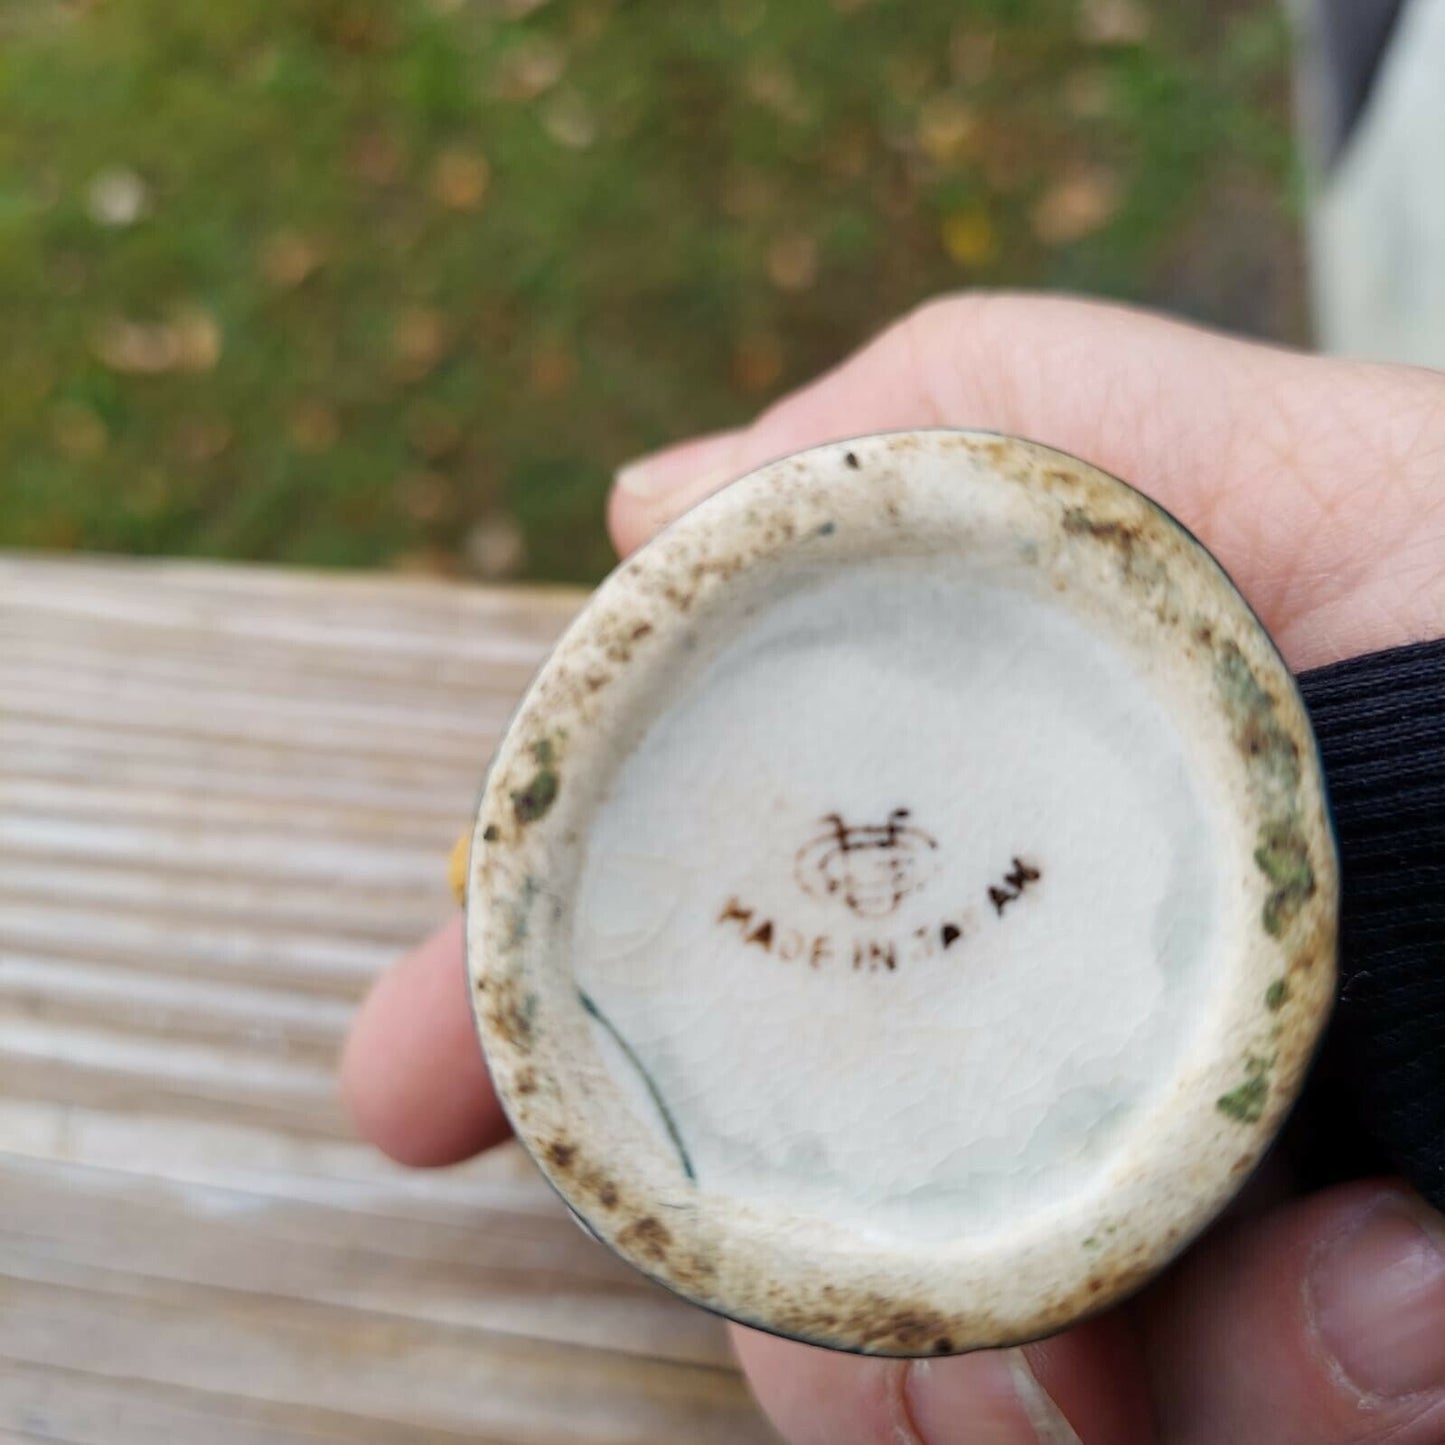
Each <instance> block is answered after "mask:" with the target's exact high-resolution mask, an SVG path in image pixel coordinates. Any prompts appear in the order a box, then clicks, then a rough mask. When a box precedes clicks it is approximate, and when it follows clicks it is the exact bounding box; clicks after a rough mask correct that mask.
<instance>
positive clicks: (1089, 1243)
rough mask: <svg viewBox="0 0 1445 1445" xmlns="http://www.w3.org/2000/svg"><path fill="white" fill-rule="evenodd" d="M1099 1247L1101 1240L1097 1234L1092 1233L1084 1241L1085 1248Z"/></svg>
mask: <svg viewBox="0 0 1445 1445" xmlns="http://www.w3.org/2000/svg"><path fill="white" fill-rule="evenodd" d="M1098 1247H1099V1240H1098V1237H1097V1236H1096V1235H1092V1234H1091V1235H1090V1236H1089V1237H1088V1238H1087V1239H1086V1240H1085V1241H1084V1248H1085V1249H1098Z"/></svg>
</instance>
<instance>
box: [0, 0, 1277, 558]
mask: <svg viewBox="0 0 1445 1445" xmlns="http://www.w3.org/2000/svg"><path fill="white" fill-rule="evenodd" d="M1117 8H1118V0H1115V3H1114V5H1112V6H1111V5H1109V4H1100V3H1095V4H1093V5H1092V6H1090V7H1089V11H1088V12H1087V13H1085V12H1081V10H1080V8H1079V7H1078V6H1077V5H1074V4H1065V3H1061V0H973V3H970V4H969V5H966V6H963V5H959V4H958V3H956V0H872V3H859V0H852V3H843V0H833V3H830V0H689V3H682V0H645V3H644V0H633V3H620V0H619V3H608V0H571V3H565V0H553V3H550V4H542V5H540V6H535V5H534V6H530V7H529V6H527V5H525V4H521V3H515V4H512V5H510V6H509V5H507V4H505V3H501V0H487V3H482V0H432V3H430V4H428V3H426V0H406V3H403V0H268V3H264V4H257V3H255V0H205V3H203V4H194V5H178V4H175V3H174V0H106V3H89V4H87V3H80V0H70V3H62V0H0V545H11V546H14V545H19V546H34V547H49V548H99V549H108V550H119V551H127V552H142V553H154V552H165V553H188V554H198V555H208V556H226V557H245V558H264V559H274V560H279V561H285V562H296V563H311V564H318V563H319V564H323V565H332V564H335V565H358V564H359V565H406V566H410V565H420V566H427V567H433V568H438V569H446V568H451V567H455V568H457V569H459V570H467V569H468V568H469V567H472V568H475V567H477V566H480V567H482V568H483V570H489V571H494V572H495V571H507V570H516V569H520V570H521V571H522V572H523V573H524V574H525V575H529V576H534V577H544V578H559V579H575V580H586V579H591V578H595V577H596V576H598V575H599V574H600V573H601V572H602V571H603V570H604V569H605V567H606V566H607V565H608V562H609V554H608V550H607V546H606V542H605V539H604V537H603V533H602V529H601V521H600V518H601V506H602V498H603V496H604V494H605V489H606V486H607V481H608V478H609V475H610V473H611V470H612V469H613V467H615V466H616V465H617V464H618V463H619V462H621V461H623V460H625V459H626V458H628V457H629V456H631V455H633V454H635V453H637V452H639V451H641V450H643V449H645V448H649V447H652V446H654V445H657V444H659V443H662V442H665V441H668V440H671V439H674V438H680V437H683V436H686V435H688V434H690V433H693V432H695V431H698V430H701V429H704V428H710V427H717V426H723V425H727V424H729V423H734V422H738V421H740V420H742V419H744V418H746V417H748V416H749V415H751V414H752V413H753V412H754V411H756V410H757V409H758V408H759V407H760V406H762V405H763V404H765V403H766V402H767V400H768V399H769V398H770V397H772V396H773V395H775V394H777V393H779V392H780V391H782V390H783V389H785V388H786V387H788V386H790V385H793V384H795V383H797V382H799V381H801V380H803V379H805V378H807V377H808V376H810V375H811V374H813V373H815V372H816V371H818V370H819V369H821V368H823V367H825V366H827V365H828V364H830V363H831V362H832V361H834V360H836V359H837V358H838V356H839V355H841V354H842V353H843V352H844V351H846V350H847V349H848V348H850V347H852V346H853V345H855V344H856V343H857V342H858V341H860V340H861V339H863V338H865V337H866V336H867V335H868V334H869V333H871V332H872V331H874V330H876V329H877V328H878V327H879V326H880V325H882V324H883V323H884V322H885V321H886V320H887V319H889V318H890V317H891V316H894V315H896V314H897V313H899V312H901V311H903V310H905V309H906V308H907V307H909V306H911V305H912V304H914V303H915V302H917V301H918V300H920V299H921V298H923V297H925V296H928V295H930V294H933V293H936V292H939V291H943V290H947V289H950V288H954V287H958V286H962V285H991V284H1007V285H1030V286H1048V287H1068V288H1073V289H1080V290H1087V291H1092V292H1100V293H1105V294H1111V295H1121V296H1130V297H1137V298H1140V299H1144V300H1147V301H1152V302H1156V303H1158V304H1163V305H1166V306H1170V307H1172V308H1174V309H1176V310H1180V311H1183V312H1186V313H1190V314H1194V315H1198V316H1202V317H1204V318H1206V319H1210V320H1214V321H1218V322H1221V323H1223V324H1226V325H1232V326H1235V327H1239V328H1242V329H1246V330H1251V331H1256V332H1262V333H1266V334H1282V335H1286V336H1290V337H1297V336H1298V335H1299V332H1300V329H1301V320H1300V302H1299V284H1298V264H1297V258H1296V251H1295V238H1294V224H1293V214H1292V212H1293V208H1292V201H1291V197H1292V193H1293V182H1292V170H1291V164H1292V163H1291V151H1290V145H1289V136H1288V124H1287V105H1286V104H1285V102H1284V85H1283V76H1284V71H1285V65H1286V61H1287V37H1286V35H1285V33H1284V28H1283V22H1282V21H1281V20H1280V18H1279V17H1278V15H1277V14H1276V12H1275V10H1274V9H1273V7H1272V6H1269V5H1266V4H1256V3H1239V0H1235V3H1227V4H1220V3H1207V0H1187V3H1181V0H1170V3H1163V0H1159V3H1147V4H1143V3H1141V4H1140V5H1138V7H1137V8H1136V7H1135V6H1134V5H1128V6H1127V7H1126V8H1125V9H1124V11H1123V15H1124V19H1125V21H1126V22H1128V23H1126V24H1125V25H1124V27H1123V29H1124V31H1125V32H1126V33H1124V34H1122V35H1120V34H1118V33H1115V34H1114V35H1113V37H1112V38H1111V37H1110V36H1109V35H1108V34H1107V33H1106V34H1104V35H1103V36H1101V35H1100V33H1099V30H1100V27H1099V24H1098V23H1097V17H1098V16H1099V14H1101V13H1104V14H1105V19H1107V12H1108V11H1110V10H1111V9H1115V10H1117ZM1090 14H1092V15H1093V16H1094V17H1095V20H1094V22H1092V23H1091V22H1090V20H1089V15H1090ZM961 17H962V18H961ZM1105 29H1106V30H1107V26H1106V27H1105ZM1116 31H1117V27H1116ZM117 171H119V172H122V173H128V174H133V175H134V176H135V177H138V178H139V179H140V181H141V182H142V185H143V189H144V207H143V213H142V214H141V215H140V216H139V217H138V218H137V219H136V220H134V222H133V223H130V224H125V225H105V224H101V223H100V222H99V221H98V220H97V219H96V218H95V214H94V211H95V205H96V203H95V200H94V195H93V193H94V190H95V182H96V178H97V177H102V176H104V175H106V174H107V173H112V172H117ZM499 518H501V519H504V520H503V521H502V522H501V523H499V522H498V519H499ZM506 519H510V522H511V523H514V524H515V525H516V527H518V528H520V532H521V535H522V538H523V540H524V551H523V552H522V553H520V554H519V555H517V556H513V557H511V558H508V557H507V556H506V555H505V554H506V553H507V551H508V547H507V546H506V545H505V540H506V538H505V533H506V528H507V526H508V521H507V520H506ZM479 527H480V529H481V531H482V532H483V533H484V534H485V535H489V536H490V537H491V538H492V547H491V549H490V550H492V551H493V552H498V550H499V551H500V555H497V556H493V558H492V560H491V561H486V560H485V559H481V560H479V557H478V554H479V552H482V551H486V550H488V549H487V548H485V547H479V545H478V543H477V541H476V540H475V539H476V534H477V531H478V528H479ZM499 531H500V534H501V536H502V543H501V544H499V543H498V541H497V537H498V534H499ZM468 538H472V539H473V541H472V542H471V544H470V545H469V542H468Z"/></svg>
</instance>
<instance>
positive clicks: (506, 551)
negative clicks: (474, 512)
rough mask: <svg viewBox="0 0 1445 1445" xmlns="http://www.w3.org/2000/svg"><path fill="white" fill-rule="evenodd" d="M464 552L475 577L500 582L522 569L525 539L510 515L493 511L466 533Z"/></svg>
mask: <svg viewBox="0 0 1445 1445" xmlns="http://www.w3.org/2000/svg"><path fill="white" fill-rule="evenodd" d="M466 554H467V564H468V566H469V567H470V568H471V570H472V571H473V572H474V573H475V574H476V575H477V576H478V577H480V578H482V579H483V580H484V581H487V582H501V581H504V580H505V579H506V578H508V577H515V576H516V575H517V573H519V572H520V571H521V570H522V567H523V565H524V564H525V562H526V560H527V542H526V538H525V537H523V535H522V529H521V528H520V527H519V526H518V525H517V523H516V521H515V520H514V519H513V518H512V517H509V516H508V515H507V514H506V513H505V512H493V513H492V514H491V516H489V517H483V518H482V519H481V521H479V522H478V523H477V524H476V526H474V527H473V528H472V529H471V531H470V532H468V533H467V543H466Z"/></svg>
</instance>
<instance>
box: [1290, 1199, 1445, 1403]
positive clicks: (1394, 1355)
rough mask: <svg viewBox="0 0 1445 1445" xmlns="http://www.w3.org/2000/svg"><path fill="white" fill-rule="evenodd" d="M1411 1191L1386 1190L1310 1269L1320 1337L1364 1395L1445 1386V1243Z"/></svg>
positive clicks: (1313, 1314)
mask: <svg viewBox="0 0 1445 1445" xmlns="http://www.w3.org/2000/svg"><path fill="white" fill-rule="evenodd" d="M1441 1244H1442V1241H1441V1238H1440V1232H1439V1230H1438V1229H1437V1228H1436V1226H1435V1224H1434V1223H1433V1222H1431V1223H1430V1224H1428V1225H1427V1223H1426V1221H1425V1219H1424V1217H1423V1215H1422V1213H1421V1212H1420V1211H1419V1210H1418V1209H1417V1207H1416V1206H1414V1205H1413V1204H1412V1202H1411V1201H1410V1200H1408V1199H1407V1198H1406V1197H1405V1196H1403V1195H1400V1194H1393V1193H1392V1194H1389V1195H1386V1196H1385V1197H1384V1198H1383V1199H1381V1200H1380V1202H1379V1203H1377V1204H1376V1205H1374V1206H1373V1207H1372V1208H1370V1209H1369V1210H1367V1211H1366V1213H1365V1214H1364V1215H1363V1216H1362V1217H1361V1218H1360V1219H1359V1220H1358V1221H1357V1222H1356V1223H1355V1225H1354V1226H1353V1227H1352V1228H1350V1229H1349V1230H1347V1231H1346V1232H1345V1233H1344V1234H1343V1235H1341V1236H1339V1237H1337V1238H1335V1239H1333V1240H1331V1241H1330V1242H1329V1243H1328V1244H1327V1245H1326V1246H1325V1248H1324V1249H1323V1251H1322V1252H1321V1254H1320V1255H1319V1257H1318V1258H1317V1259H1316V1260H1315V1263H1314V1267H1313V1269H1312V1270H1311V1272H1310V1279H1309V1284H1308V1286H1307V1289H1308V1291H1309V1293H1308V1297H1307V1304H1308V1306H1309V1308H1310V1312H1311V1317H1312V1319H1313V1321H1314V1324H1315V1328H1316V1330H1317V1331H1318V1334H1319V1338H1320V1342H1321V1343H1322V1344H1323V1345H1324V1347H1325V1349H1326V1350H1327V1351H1328V1352H1329V1354H1330V1356H1331V1357H1332V1359H1333V1360H1334V1361H1335V1363H1336V1365H1337V1367H1338V1368H1339V1370H1340V1371H1341V1372H1342V1373H1343V1375H1344V1376H1345V1378H1346V1379H1347V1380H1348V1381H1349V1383H1350V1384H1352V1385H1353V1386H1354V1387H1355V1388H1356V1389H1357V1390H1359V1391H1360V1392H1361V1393H1362V1394H1367V1395H1378V1396H1384V1397H1386V1398H1393V1397H1395V1396H1399V1395H1411V1394H1415V1393H1416V1392H1418V1391H1420V1390H1428V1389H1439V1388H1441V1387H1445V1250H1442V1247H1441Z"/></svg>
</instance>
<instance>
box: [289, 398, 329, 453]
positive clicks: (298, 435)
mask: <svg viewBox="0 0 1445 1445" xmlns="http://www.w3.org/2000/svg"><path fill="white" fill-rule="evenodd" d="M286 432H287V435H288V436H290V438H291V444H292V445H293V446H294V447H295V448H296V450H297V451H301V452H311V453H313V454H318V453H321V452H329V451H330V450H331V448H332V447H334V446H335V445H336V443H337V442H338V441H340V440H341V421H340V419H339V418H338V417H337V415H336V413H335V411H333V410H332V409H331V407H329V406H327V405H326V403H325V402H324V401H303V402H298V403H297V405H296V406H294V407H293V408H292V409H291V415H290V417H289V418H288V419H287V422H286Z"/></svg>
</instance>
